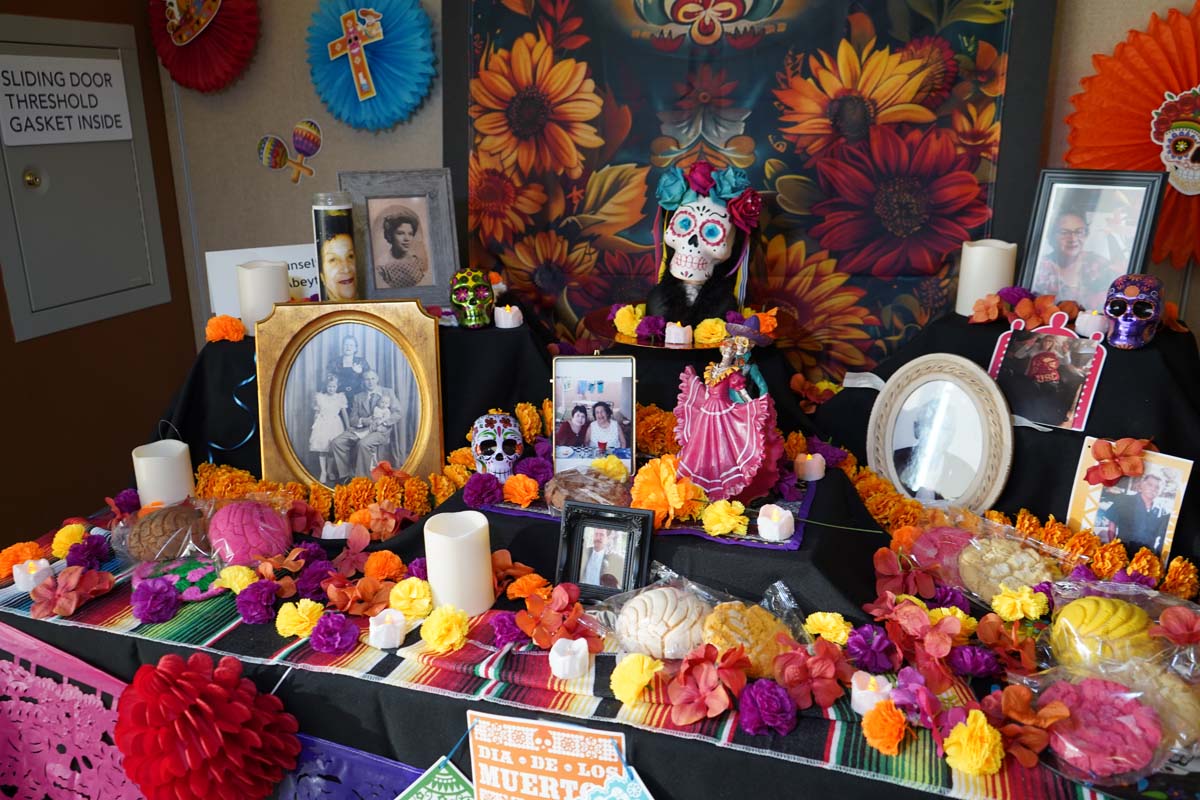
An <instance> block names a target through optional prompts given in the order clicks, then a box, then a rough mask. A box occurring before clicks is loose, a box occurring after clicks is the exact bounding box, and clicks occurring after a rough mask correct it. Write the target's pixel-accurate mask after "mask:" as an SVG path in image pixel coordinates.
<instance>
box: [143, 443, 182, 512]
mask: <svg viewBox="0 0 1200 800" xmlns="http://www.w3.org/2000/svg"><path fill="white" fill-rule="evenodd" d="M133 474H134V476H135V477H136V478H137V491H138V498H139V499H140V500H141V501H142V508H145V507H146V506H149V505H153V504H154V503H162V504H163V505H164V506H169V505H173V504H175V503H179V502H182V501H184V500H186V499H187V498H188V497H190V496H192V495H193V494H195V492H196V483H195V479H194V478H193V476H192V453H191V451H190V450H188V446H187V442H181V441H179V440H178V439H162V440H161V441H157V442H151V443H150V444H144V445H142V446H141V447H135V448H133Z"/></svg>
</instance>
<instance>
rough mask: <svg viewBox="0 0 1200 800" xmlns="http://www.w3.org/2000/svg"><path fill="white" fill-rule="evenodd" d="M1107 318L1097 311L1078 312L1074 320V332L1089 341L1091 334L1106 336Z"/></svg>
mask: <svg viewBox="0 0 1200 800" xmlns="http://www.w3.org/2000/svg"><path fill="white" fill-rule="evenodd" d="M1108 322H1109V320H1108V317H1106V316H1104V315H1103V314H1101V313H1100V312H1099V311H1096V310H1094V309H1093V310H1092V311H1080V312H1079V316H1078V317H1076V318H1075V332H1076V333H1078V334H1079V335H1080V336H1082V337H1083V338H1085V339H1090V338H1091V337H1092V334H1093V333H1103V334H1105V335H1108Z"/></svg>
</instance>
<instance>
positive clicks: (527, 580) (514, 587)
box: [505, 479, 553, 600]
mask: <svg viewBox="0 0 1200 800" xmlns="http://www.w3.org/2000/svg"><path fill="white" fill-rule="evenodd" d="M510 480H511V479H510ZM505 485H506V486H507V484H505ZM552 588H553V587H552V586H550V581H548V580H546V579H545V578H543V577H542V576H541V575H538V574H537V573H536V572H531V573H529V574H528V575H522V576H521V577H519V578H517V579H516V580H515V581H513V582H512V583H510V584H509V585H508V591H507V595H508V599H509V600H524V599H525V598H526V597H529V596H530V595H533V594H536V595H537V596H538V597H542V598H547V597H549V596H550V590H551V589H552ZM543 590H545V591H543Z"/></svg>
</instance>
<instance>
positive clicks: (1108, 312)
mask: <svg viewBox="0 0 1200 800" xmlns="http://www.w3.org/2000/svg"><path fill="white" fill-rule="evenodd" d="M1162 312H1163V300H1162V281H1160V280H1159V279H1158V278H1156V277H1154V276H1153V275H1122V276H1121V277H1119V278H1117V279H1116V280H1115V281H1113V282H1112V286H1110V287H1108V296H1107V298H1106V299H1105V301H1104V315H1105V316H1106V317H1108V318H1109V319H1110V320H1112V322H1110V323H1109V331H1108V343H1109V344H1110V345H1112V346H1113V347H1115V348H1117V349H1118V350H1136V349H1138V348H1139V347H1144V346H1146V345H1147V344H1149V343H1150V340H1151V339H1153V338H1154V335H1155V334H1156V333H1158V325H1159V322H1160V321H1161V320H1162Z"/></svg>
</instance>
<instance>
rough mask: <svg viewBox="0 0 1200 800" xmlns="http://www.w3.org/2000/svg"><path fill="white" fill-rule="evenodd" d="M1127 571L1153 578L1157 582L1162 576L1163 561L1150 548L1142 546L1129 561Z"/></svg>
mask: <svg viewBox="0 0 1200 800" xmlns="http://www.w3.org/2000/svg"><path fill="white" fill-rule="evenodd" d="M1129 572H1131V573H1133V572H1136V573H1138V574H1139V575H1145V576H1146V577H1147V578H1153V579H1154V583H1155V584H1157V583H1158V582H1159V581H1161V580H1162V577H1163V563H1162V559H1161V558H1159V557H1158V556H1157V555H1156V554H1155V553H1154V552H1153V551H1152V550H1151V549H1150V548H1148V547H1143V548H1142V549H1141V550H1138V551H1137V553H1136V554H1135V555H1134V556H1133V558H1132V559H1130V561H1129Z"/></svg>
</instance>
